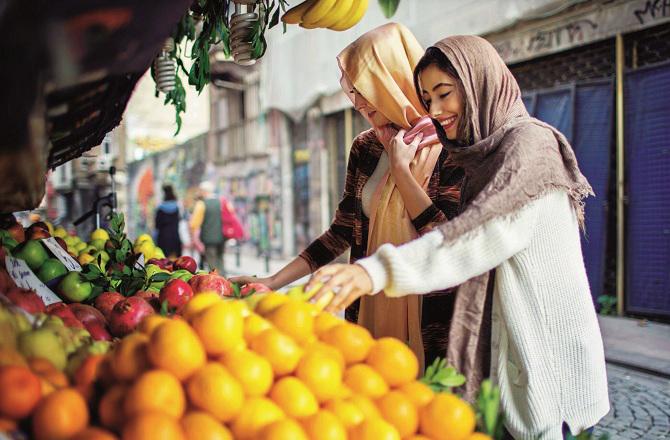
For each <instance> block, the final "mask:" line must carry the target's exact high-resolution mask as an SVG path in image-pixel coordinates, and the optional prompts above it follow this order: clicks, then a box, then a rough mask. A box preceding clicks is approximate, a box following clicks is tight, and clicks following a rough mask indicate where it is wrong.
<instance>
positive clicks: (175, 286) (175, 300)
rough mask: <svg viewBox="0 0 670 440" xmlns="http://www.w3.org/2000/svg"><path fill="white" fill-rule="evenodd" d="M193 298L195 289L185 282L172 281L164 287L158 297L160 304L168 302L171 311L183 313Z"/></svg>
mask: <svg viewBox="0 0 670 440" xmlns="http://www.w3.org/2000/svg"><path fill="white" fill-rule="evenodd" d="M191 298H193V289H191V286H189V285H188V283H186V281H184V280H180V279H178V278H177V279H174V280H170V281H168V282H167V284H165V286H163V288H162V289H161V292H160V296H159V297H158V299H159V301H160V304H163V302H164V301H167V306H168V309H169V310H170V311H175V312H177V313H179V312H181V310H182V309H183V308H184V306H185V305H186V303H187V302H188V301H189V300H190V299H191Z"/></svg>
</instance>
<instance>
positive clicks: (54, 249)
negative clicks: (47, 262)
mask: <svg viewBox="0 0 670 440" xmlns="http://www.w3.org/2000/svg"><path fill="white" fill-rule="evenodd" d="M42 243H44V245H45V246H46V247H48V248H49V250H50V251H51V253H52V254H54V256H55V257H56V258H58V260H59V261H60V262H61V263H63V265H64V266H65V268H66V269H67V270H68V272H81V266H80V265H79V262H78V261H77V260H75V259H74V258H72V255H70V254H68V253H67V252H66V251H65V249H63V248H62V247H61V245H59V244H58V242H57V241H56V239H55V238H53V237H49V238H44V239H42Z"/></svg>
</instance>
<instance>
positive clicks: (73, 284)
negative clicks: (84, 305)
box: [57, 272, 93, 302]
mask: <svg viewBox="0 0 670 440" xmlns="http://www.w3.org/2000/svg"><path fill="white" fill-rule="evenodd" d="M57 290H58V294H59V295H60V296H61V297H62V298H65V299H67V300H68V301H72V302H82V301H84V300H85V299H86V298H88V297H89V296H91V292H92V291H93V285H92V284H91V283H89V282H88V281H86V280H85V279H84V278H83V277H82V276H81V274H80V273H79V272H70V273H69V274H67V275H65V277H63V279H62V280H61V281H60V283H58V289H57Z"/></svg>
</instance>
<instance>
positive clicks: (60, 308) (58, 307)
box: [46, 302, 77, 320]
mask: <svg viewBox="0 0 670 440" xmlns="http://www.w3.org/2000/svg"><path fill="white" fill-rule="evenodd" d="M46 312H47V313H48V314H49V315H54V316H58V317H59V318H61V319H63V320H65V319H66V318H67V319H75V320H76V319H77V317H76V316H74V313H72V310H70V308H69V307H68V306H67V304H65V303H64V302H57V303H53V304H49V305H48V306H47V308H46Z"/></svg>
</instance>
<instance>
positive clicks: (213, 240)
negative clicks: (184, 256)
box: [191, 182, 226, 275]
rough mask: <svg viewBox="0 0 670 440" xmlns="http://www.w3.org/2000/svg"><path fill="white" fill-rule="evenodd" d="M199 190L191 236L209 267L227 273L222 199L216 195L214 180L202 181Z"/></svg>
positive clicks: (222, 273) (192, 217) (192, 219)
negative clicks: (224, 262) (224, 256)
mask: <svg viewBox="0 0 670 440" xmlns="http://www.w3.org/2000/svg"><path fill="white" fill-rule="evenodd" d="M199 190H200V193H199V200H198V201H197V202H196V203H195V206H194V207H193V215H192V216H191V236H192V238H193V242H194V244H195V246H196V249H198V250H199V251H200V253H201V254H202V260H203V261H204V262H206V263H207V266H208V267H209V269H210V270H215V269H216V270H217V271H218V272H219V274H221V275H225V270H224V265H223V254H224V251H225V242H226V239H225V237H224V236H223V223H222V221H221V200H220V199H219V198H218V197H216V194H215V193H214V184H212V182H202V183H201V184H200V187H199Z"/></svg>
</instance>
